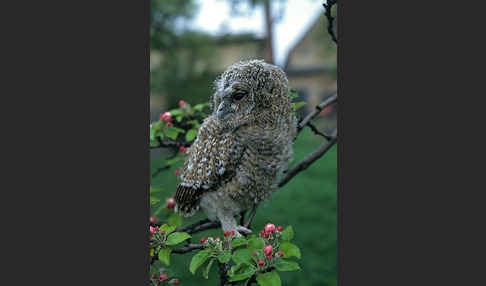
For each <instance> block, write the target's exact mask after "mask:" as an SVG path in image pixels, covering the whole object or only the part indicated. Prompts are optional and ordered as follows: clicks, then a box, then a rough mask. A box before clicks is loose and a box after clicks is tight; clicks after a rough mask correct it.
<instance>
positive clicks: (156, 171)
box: [152, 165, 170, 178]
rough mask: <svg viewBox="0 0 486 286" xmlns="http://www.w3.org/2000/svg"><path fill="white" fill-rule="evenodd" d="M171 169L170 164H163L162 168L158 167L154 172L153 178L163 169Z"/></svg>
mask: <svg viewBox="0 0 486 286" xmlns="http://www.w3.org/2000/svg"><path fill="white" fill-rule="evenodd" d="M168 169H170V165H166V166H162V167H160V168H158V169H157V170H155V172H154V173H153V174H152V178H153V177H155V176H157V175H158V174H159V173H160V172H162V171H165V170H168Z"/></svg>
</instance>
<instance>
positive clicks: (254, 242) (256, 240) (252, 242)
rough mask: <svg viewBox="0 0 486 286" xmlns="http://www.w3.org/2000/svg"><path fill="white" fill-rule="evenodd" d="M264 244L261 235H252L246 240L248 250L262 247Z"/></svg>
mask: <svg viewBox="0 0 486 286" xmlns="http://www.w3.org/2000/svg"><path fill="white" fill-rule="evenodd" d="M264 245H265V242H264V241H263V239H262V238H261V237H252V238H250V239H249V240H248V249H250V250H259V249H262V248H263V246H264Z"/></svg>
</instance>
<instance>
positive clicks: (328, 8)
mask: <svg viewBox="0 0 486 286" xmlns="http://www.w3.org/2000/svg"><path fill="white" fill-rule="evenodd" d="M336 3H337V0H327V1H326V3H323V4H322V6H324V8H325V9H326V12H325V13H324V14H325V15H326V18H327V22H328V23H329V24H328V25H327V32H328V33H329V35H331V38H332V40H333V41H334V43H336V45H337V43H338V42H337V38H336V35H335V34H334V28H333V22H334V17H333V16H332V15H331V10H332V6H333V5H335V4H336Z"/></svg>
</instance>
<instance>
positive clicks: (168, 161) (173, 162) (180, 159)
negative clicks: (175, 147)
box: [166, 156, 184, 165]
mask: <svg viewBox="0 0 486 286" xmlns="http://www.w3.org/2000/svg"><path fill="white" fill-rule="evenodd" d="M183 160H184V158H183V157H181V156H176V157H174V158H172V159H170V160H167V162H166V164H167V165H173V164H175V163H178V162H180V161H183Z"/></svg>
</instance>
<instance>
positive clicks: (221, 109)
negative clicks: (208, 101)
mask: <svg viewBox="0 0 486 286" xmlns="http://www.w3.org/2000/svg"><path fill="white" fill-rule="evenodd" d="M230 112H231V111H230V108H229V104H225V103H224V101H223V102H221V104H220V105H219V106H218V110H217V111H216V115H217V116H218V119H221V120H223V119H225V118H226V117H227V116H228V114H229V113H230Z"/></svg>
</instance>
